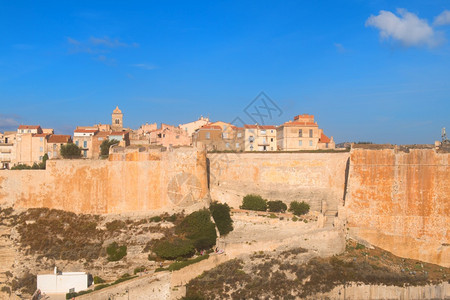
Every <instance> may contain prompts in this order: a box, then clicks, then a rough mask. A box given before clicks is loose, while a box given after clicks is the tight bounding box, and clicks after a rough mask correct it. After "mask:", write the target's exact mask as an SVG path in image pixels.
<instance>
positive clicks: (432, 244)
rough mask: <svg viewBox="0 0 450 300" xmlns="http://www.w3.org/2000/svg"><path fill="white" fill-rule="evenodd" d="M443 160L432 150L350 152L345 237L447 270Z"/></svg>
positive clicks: (449, 180)
mask: <svg viewBox="0 0 450 300" xmlns="http://www.w3.org/2000/svg"><path fill="white" fill-rule="evenodd" d="M449 158H450V154H448V153H436V151H435V150H433V149H410V150H409V151H408V152H403V151H399V150H398V149H378V150H370V149H353V150H352V152H351V155H350V172H349V178H348V189H347V197H346V199H345V214H346V218H347V222H348V223H347V224H348V226H349V228H350V234H352V235H355V236H357V237H361V238H363V239H365V240H367V241H368V242H370V243H372V244H374V245H377V246H379V247H381V248H383V249H386V250H388V251H391V252H392V253H394V254H396V255H399V256H402V257H408V258H415V259H420V260H423V261H426V262H431V263H436V264H440V265H443V266H447V267H448V266H450V168H449V164H448V163H449Z"/></svg>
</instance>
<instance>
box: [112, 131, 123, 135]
mask: <svg viewBox="0 0 450 300" xmlns="http://www.w3.org/2000/svg"><path fill="white" fill-rule="evenodd" d="M125 133H128V132H127V131H113V132H111V133H110V134H109V135H125Z"/></svg>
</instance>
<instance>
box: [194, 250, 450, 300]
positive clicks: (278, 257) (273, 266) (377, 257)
mask: <svg viewBox="0 0 450 300" xmlns="http://www.w3.org/2000/svg"><path fill="white" fill-rule="evenodd" d="M305 252H306V250H304V249H294V250H291V251H285V252H282V253H255V254H253V255H252V256H250V259H248V260H247V259H246V260H245V261H244V260H232V261H229V262H226V263H224V264H222V265H220V266H218V267H217V268H215V269H212V270H210V271H208V272H205V273H203V274H202V275H201V276H199V277H198V278H196V279H194V280H192V281H191V282H189V284H188V285H187V296H186V298H187V299H228V298H232V299H262V298H264V299H266V298H267V299H273V298H279V297H280V296H281V295H282V296H283V299H295V298H298V297H300V298H305V297H310V296H312V295H315V294H317V293H325V292H329V291H331V290H332V289H333V288H334V287H336V286H338V285H341V284H343V285H345V284H349V283H351V282H359V283H365V284H384V285H397V286H404V285H425V284H427V283H430V282H434V283H437V282H442V281H446V280H448V278H449V276H450V269H448V268H443V267H440V266H437V265H433V264H427V263H421V262H418V261H415V260H409V259H402V258H399V257H396V256H394V255H393V254H391V253H389V252H386V251H383V250H381V249H379V248H375V249H367V248H365V247H364V246H362V245H359V244H356V243H354V242H349V243H348V245H347V249H346V251H345V252H344V253H343V254H341V255H337V256H333V257H331V258H312V259H310V260H308V261H307V262H306V263H299V262H300V261H301V257H302V256H303V257H304V258H305V259H306V260H307V256H308V253H305Z"/></svg>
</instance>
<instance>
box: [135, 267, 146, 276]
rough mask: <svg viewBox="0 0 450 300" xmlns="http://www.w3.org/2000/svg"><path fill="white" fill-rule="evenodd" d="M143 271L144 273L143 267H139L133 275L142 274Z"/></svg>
mask: <svg viewBox="0 0 450 300" xmlns="http://www.w3.org/2000/svg"><path fill="white" fill-rule="evenodd" d="M144 271H145V267H144V266H141V267H137V268H135V269H134V272H133V273H134V275H136V274H137V273H140V272H144Z"/></svg>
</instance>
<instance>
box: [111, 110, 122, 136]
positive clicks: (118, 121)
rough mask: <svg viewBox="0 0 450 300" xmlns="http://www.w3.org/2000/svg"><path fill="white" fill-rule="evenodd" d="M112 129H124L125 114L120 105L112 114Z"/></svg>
mask: <svg viewBox="0 0 450 300" xmlns="http://www.w3.org/2000/svg"><path fill="white" fill-rule="evenodd" d="M111 130H112V131H122V130H123V114H122V111H121V110H120V109H119V106H117V107H116V109H114V111H113V113H112V114H111Z"/></svg>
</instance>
